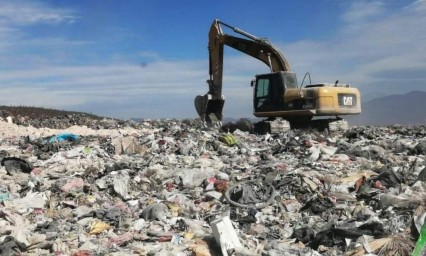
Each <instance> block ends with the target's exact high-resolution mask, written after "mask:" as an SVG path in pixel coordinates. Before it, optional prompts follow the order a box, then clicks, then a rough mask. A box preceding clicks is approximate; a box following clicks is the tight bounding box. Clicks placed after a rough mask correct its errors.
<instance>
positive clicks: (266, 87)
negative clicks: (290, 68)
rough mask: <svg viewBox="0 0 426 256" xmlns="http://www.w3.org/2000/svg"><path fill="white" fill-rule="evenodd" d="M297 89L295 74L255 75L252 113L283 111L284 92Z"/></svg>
mask: <svg viewBox="0 0 426 256" xmlns="http://www.w3.org/2000/svg"><path fill="white" fill-rule="evenodd" d="M297 87H298V85H297V78H296V74H295V73H293V72H286V71H279V72H274V73H267V74H261V75H257V76H256V82H255V86H254V93H253V106H254V112H255V113H256V112H271V111H282V110H285V102H284V98H283V95H284V93H285V91H286V90H287V89H297Z"/></svg>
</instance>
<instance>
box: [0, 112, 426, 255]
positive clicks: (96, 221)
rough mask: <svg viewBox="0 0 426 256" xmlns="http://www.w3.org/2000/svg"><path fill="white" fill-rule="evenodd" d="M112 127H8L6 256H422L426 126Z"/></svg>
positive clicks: (1, 184) (1, 195) (4, 137)
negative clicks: (276, 129) (255, 130)
mask: <svg viewBox="0 0 426 256" xmlns="http://www.w3.org/2000/svg"><path fill="white" fill-rule="evenodd" d="M109 122H110V123H113V124H112V125H110V126H108V127H113V128H111V129H108V127H106V126H105V127H102V128H100V127H97V128H96V127H95V128H90V127H88V126H70V127H68V128H66V129H60V130H58V129H52V128H40V129H39V128H34V127H32V126H22V125H16V124H13V123H8V122H4V121H0V134H1V145H0V156H1V169H0V180H1V181H0V255H74V256H81V255H162V256H163V255H178V256H184V255H197V256H208V255H248V256H250V255H271V256H276V255H411V253H412V252H413V250H414V247H415V244H416V242H417V240H418V239H419V236H420V234H421V233H422V227H423V226H424V220H425V216H426V204H425V203H426V201H425V198H426V197H425V196H426V190H425V188H426V187H425V184H426V183H425V181H426V169H425V166H426V164H425V156H426V139H425V134H426V129H425V127H423V126H419V127H402V126H392V127H354V128H351V129H350V130H348V131H345V132H336V133H327V132H318V131H304V130H292V131H289V132H287V133H283V134H279V135H271V134H266V135H255V134H249V133H248V132H242V131H240V130H238V129H237V130H235V131H234V132H233V133H232V134H231V133H227V132H219V131H217V130H213V129H206V128H203V127H202V125H201V124H200V123H199V122H198V121H197V120H183V121H178V120H163V121H161V120H151V121H150V120H148V121H143V122H140V123H132V124H131V125H123V123H121V124H116V123H114V121H109ZM117 122H118V121H117ZM55 127H58V126H55ZM55 127H53V128H55ZM425 226H426V225H425ZM423 230H424V231H423V233H425V234H424V235H426V232H425V231H426V228H424V229H423ZM421 249H422V248H416V250H419V251H421ZM418 255H420V254H418Z"/></svg>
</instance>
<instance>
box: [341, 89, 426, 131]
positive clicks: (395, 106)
mask: <svg viewBox="0 0 426 256" xmlns="http://www.w3.org/2000/svg"><path fill="white" fill-rule="evenodd" d="M361 108H362V113H361V114H360V115H356V116H347V117H345V119H347V120H348V122H349V123H350V124H352V125H393V124H400V125H419V124H426V91H412V92H410V93H407V94H404V95H391V96H386V97H381V98H376V99H373V100H370V101H367V102H363V103H362V106H361Z"/></svg>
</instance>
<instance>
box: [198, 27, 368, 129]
mask: <svg viewBox="0 0 426 256" xmlns="http://www.w3.org/2000/svg"><path fill="white" fill-rule="evenodd" d="M221 25H222V26H224V27H227V28H229V29H232V31H234V32H235V33H237V34H240V35H242V36H244V37H245V38H241V37H236V36H233V35H228V34H225V33H223V31H222V27H221ZM225 45H227V46H229V47H232V48H234V49H236V50H238V51H241V52H243V53H245V54H248V55H250V56H251V57H253V58H256V59H258V60H260V61H262V62H263V63H265V64H266V65H267V66H269V68H270V73H266V74H258V75H256V77H255V79H253V80H252V81H251V86H252V87H253V106H254V113H253V114H254V116H256V117H266V118H267V119H265V120H264V121H262V122H259V123H257V124H256V125H255V128H256V130H257V131H258V132H260V133H265V132H268V133H278V132H283V131H286V130H288V129H290V128H292V129H293V128H315V129H328V130H330V131H332V130H340V129H342V130H344V129H347V126H348V125H347V122H346V121H345V120H343V119H342V118H341V117H340V116H341V115H351V114H359V113H361V96H360V93H359V90H358V89H357V88H352V87H350V86H349V85H347V84H339V83H338V81H336V82H335V83H332V84H329V83H319V84H309V85H306V86H303V87H302V85H303V82H302V85H300V86H299V85H298V83H297V78H296V74H295V73H293V72H291V69H290V65H289V63H288V62H287V60H286V58H285V57H284V55H283V54H282V53H281V52H280V50H279V49H278V48H276V47H275V46H273V45H272V44H271V43H270V41H269V40H268V39H265V38H259V37H256V36H254V35H252V34H249V33H247V32H245V31H243V30H241V29H238V28H236V27H233V26H230V25H228V24H226V23H224V22H221V21H219V20H217V19H216V20H214V21H213V24H212V25H211V28H210V31H209V44H208V50H209V74H210V77H209V79H208V80H207V84H208V86H209V91H208V92H207V94H205V95H198V96H197V97H196V98H195V102H194V103H195V108H196V110H197V113H198V115H199V116H200V118H201V120H202V121H203V123H204V124H205V125H206V126H220V125H221V124H222V120H223V114H222V110H223V105H224V103H225V97H224V96H223V95H222V77H223V53H224V46H225ZM306 77H308V78H309V79H310V74H309V73H306V74H305V77H304V79H303V81H304V80H305V78H306Z"/></svg>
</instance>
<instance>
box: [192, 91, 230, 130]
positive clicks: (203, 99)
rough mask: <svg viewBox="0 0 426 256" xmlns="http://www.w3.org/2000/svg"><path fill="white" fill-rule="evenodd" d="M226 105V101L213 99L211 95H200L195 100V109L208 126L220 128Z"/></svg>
mask: <svg viewBox="0 0 426 256" xmlns="http://www.w3.org/2000/svg"><path fill="white" fill-rule="evenodd" d="M224 104H225V100H224V99H212V97H211V95H210V94H205V95H204V96H202V95H198V96H197V97H195V100H194V105H195V109H196V110H197V113H198V115H199V116H200V118H201V120H202V121H203V123H204V124H205V125H207V126H220V125H221V124H222V119H223V115H222V109H223V105H224Z"/></svg>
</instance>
